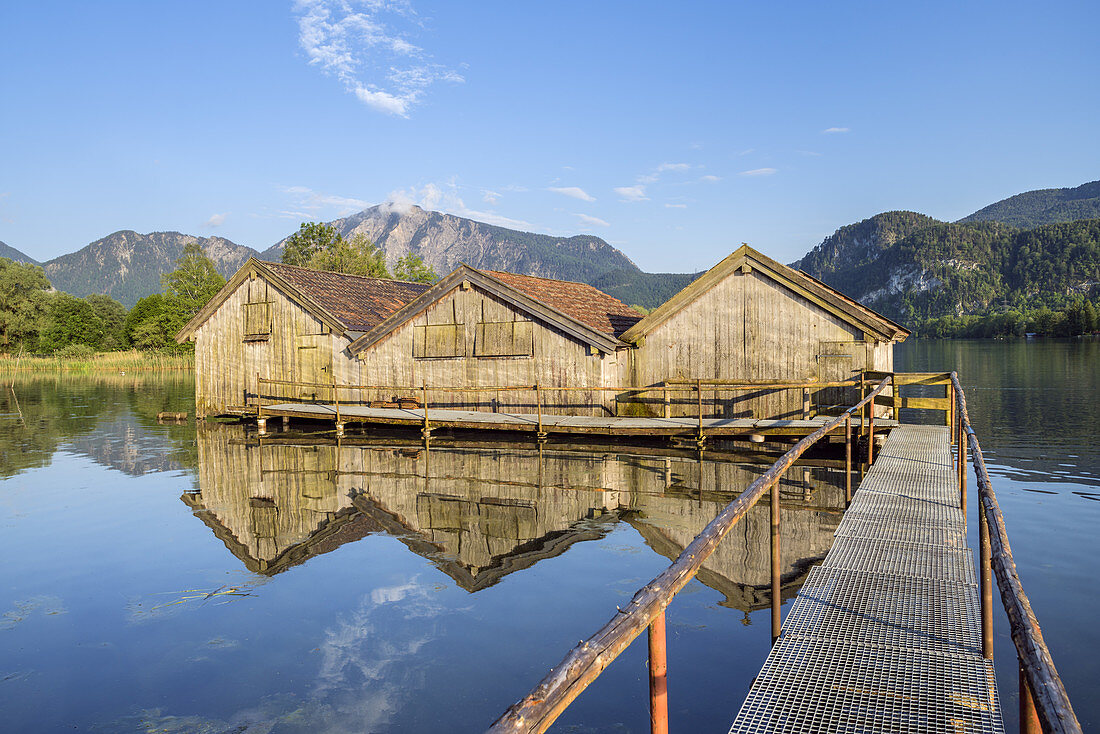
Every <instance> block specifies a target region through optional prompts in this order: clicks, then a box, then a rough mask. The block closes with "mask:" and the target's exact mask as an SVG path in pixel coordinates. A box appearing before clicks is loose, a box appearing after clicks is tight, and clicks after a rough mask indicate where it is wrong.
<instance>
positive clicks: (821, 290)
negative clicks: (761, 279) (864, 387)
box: [621, 245, 909, 343]
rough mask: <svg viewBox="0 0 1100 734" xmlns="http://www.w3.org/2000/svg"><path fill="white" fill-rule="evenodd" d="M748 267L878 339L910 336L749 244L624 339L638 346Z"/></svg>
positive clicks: (631, 329) (625, 334) (674, 297)
mask: <svg viewBox="0 0 1100 734" xmlns="http://www.w3.org/2000/svg"><path fill="white" fill-rule="evenodd" d="M744 265H748V266H749V267H751V268H754V269H757V270H759V271H761V272H763V273H764V274H765V275H767V277H769V278H771V279H772V280H774V281H776V282H778V283H779V284H781V285H783V286H785V287H786V288H788V289H789V290H791V291H793V292H794V293H796V294H797V295H799V296H801V297H803V298H805V299H806V300H808V301H810V302H811V303H813V304H814V305H816V306H818V307H819V308H821V309H824V310H825V311H828V312H829V313H831V314H833V315H834V316H836V317H837V318H839V319H840V320H842V321H844V322H846V323H848V324H851V325H852V326H855V327H856V328H858V329H861V330H862V331H864V332H865V333H867V334H869V335H871V336H873V337H875V338H876V339H880V340H884V341H901V340H903V339H905V337H907V336H909V331H908V330H907V329H906V328H904V327H903V326H901V325H899V324H896V323H894V322H893V321H891V320H890V319H888V318H886V317H885V316H882V315H881V314H878V313H876V312H875V311H872V310H871V309H869V308H867V307H866V306H864V305H863V304H861V303H859V302H858V301H854V300H852V299H851V298H848V297H847V296H845V295H843V294H841V293H840V292H838V291H835V290H833V289H832V288H830V287H829V286H827V285H825V284H824V283H822V282H821V281H819V280H817V279H815V278H812V277H810V276H809V275H807V274H806V273H803V272H801V271H799V270H794V269H793V268H790V267H787V266H786V265H784V264H782V263H780V262H778V261H776V260H772V259H771V258H770V257H768V256H767V255H764V254H763V253H761V252H758V251H757V250H754V249H753V248H751V247H749V246H748V245H742V246H741V247H738V248H737V249H736V250H734V251H733V253H731V254H730V255H729V256H728V257H727V258H726V259H724V260H722V262H720V263H718V264H717V265H715V266H714V267H713V268H711V269H710V270H708V271H707V272H705V273H703V275H701V276H700V277H699V278H697V279H695V280H694V281H692V283H691V284H689V285H688V286H687V287H686V288H684V289H683V290H682V291H680V292H679V293H677V294H676V295H675V296H673V297H672V298H670V299H669V300H668V301H666V302H665V303H663V304H662V305H661V306H660V307H658V308H656V309H654V310H653V311H651V312H650V314H649V315H648V316H646V317H645V318H644V319H642V320H641V321H639V322H638V323H636V324H634V325H633V326H631V327H630V328H629V329H627V331H626V332H625V333H623V335H622V337H621V338H622V340H623V341H625V342H632V343H638V342H639V341H640V340H641V339H643V338H644V337H645V336H646V334H649V333H650V332H651V331H653V330H654V329H655V328H657V327H658V326H659V325H661V324H662V323H664V322H665V321H667V320H668V319H669V318H671V317H672V316H674V315H675V314H677V313H679V312H680V311H681V310H682V309H684V308H686V307H687V306H688V305H690V304H691V303H693V302H694V301H696V300H697V299H698V298H700V297H701V296H702V295H703V294H704V293H706V292H707V291H709V290H710V289H711V288H713V287H714V286H716V285H718V283H720V282H722V281H723V280H725V279H726V277H727V276H729V275H730V274H732V273H733V272H734V271H735V270H737V269H738V268H741V267H742V266H744Z"/></svg>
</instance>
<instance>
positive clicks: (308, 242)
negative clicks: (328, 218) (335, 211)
mask: <svg viewBox="0 0 1100 734" xmlns="http://www.w3.org/2000/svg"><path fill="white" fill-rule="evenodd" d="M342 239H344V237H343V235H341V234H340V233H339V232H337V231H336V228H335V227H332V226H330V225H327V224H321V223H320V222H302V225H301V226H300V227H298V231H297V232H295V233H294V234H292V235H290V237H287V239H286V244H285V245H283V256H282V261H283V262H284V263H285V264H287V265H298V266H299V267H303V268H308V267H312V266H311V265H310V264H309V262H310V260H311V259H312V258H313V256H314V255H315V254H317V253H318V252H321V251H323V250H329V249H332V248H333V247H335V246H336V244H337V243H338V242H339V241H340V240H342Z"/></svg>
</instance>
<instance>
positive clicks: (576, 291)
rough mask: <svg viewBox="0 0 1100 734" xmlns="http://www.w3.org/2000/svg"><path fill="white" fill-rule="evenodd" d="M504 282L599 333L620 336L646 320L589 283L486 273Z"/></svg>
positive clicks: (492, 272)
mask: <svg viewBox="0 0 1100 734" xmlns="http://www.w3.org/2000/svg"><path fill="white" fill-rule="evenodd" d="M482 272H484V273H485V274H486V275H491V276H493V277H494V278H496V279H497V280H499V281H501V282H502V283H506V284H507V285H510V286H512V287H513V288H515V289H516V290H517V291H520V292H522V293H526V294H527V295H529V296H531V298H536V299H538V300H540V301H542V302H543V303H545V304H546V305H548V306H552V307H554V308H556V309H557V310H559V311H561V312H562V313H564V314H568V315H570V316H572V317H573V318H575V319H576V320H577V321H580V322H581V323H582V324H587V325H588V326H591V327H592V328H593V329H595V330H597V331H602V332H603V333H605V334H610V335H611V336H619V335H621V334H622V333H623V332H624V331H626V330H627V329H629V328H630V327H631V326H633V325H634V324H636V323H638V322H639V321H641V320H642V314H640V313H638V312H637V311H635V310H634V309H632V308H631V307H630V306H628V305H626V304H625V303H623V302H622V301H620V300H619V299H618V298H615V297H613V296H609V295H607V294H606V293H604V292H603V291H601V290H599V289H598V288H594V287H593V286H590V285H588V284H587V283H574V282H572V281H569V280H553V279H552V278H537V277H535V276H533V275H517V274H516V273H504V272H501V271H498V270H484V271H482Z"/></svg>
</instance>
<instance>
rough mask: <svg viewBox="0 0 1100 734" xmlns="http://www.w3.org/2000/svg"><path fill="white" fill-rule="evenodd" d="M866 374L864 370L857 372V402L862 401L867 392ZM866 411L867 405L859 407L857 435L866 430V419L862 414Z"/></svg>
mask: <svg viewBox="0 0 1100 734" xmlns="http://www.w3.org/2000/svg"><path fill="white" fill-rule="evenodd" d="M866 380H867V375H866V373H865V372H860V373H859V402H861V403H862V402H863V398H864V397H866V392H867V383H866ZM866 412H867V406H866V405H864V406H863V407H862V408H860V409H859V435H861V436H862V435H863V432H864V431H866V430H867V420H866V419H865V418H864V415H865V414H866Z"/></svg>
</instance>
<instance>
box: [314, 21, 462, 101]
mask: <svg viewBox="0 0 1100 734" xmlns="http://www.w3.org/2000/svg"><path fill="white" fill-rule="evenodd" d="M294 12H295V14H296V15H297V17H298V44H299V45H300V46H301V48H302V50H303V51H304V52H305V54H306V56H307V57H308V59H309V63H310V65H313V66H317V67H319V68H320V69H321V70H322V71H323V72H324V73H325V74H327V75H329V76H333V77H335V78H336V79H338V80H340V82H341V83H342V84H343V85H344V88H345V89H346V90H347V91H348V92H350V93H352V94H354V95H355V96H356V97H357V98H358V99H359V100H360V101H361V102H362V103H363V104H365V105H367V106H368V107H371V108H373V109H375V110H378V111H379V112H385V113H386V114H390V115H397V116H399V117H408V116H409V111H410V109H411V108H412V107H413V106H414V105H415V104H416V103H417V102H419V101H420V100H421V98H422V97H423V96H424V92H425V90H427V88H428V87H429V86H431V85H432V84H434V83H435V82H438V81H447V82H462V81H464V79H463V78H462V76H461V75H460V74H458V73H457V72H455V71H454V70H453V69H448V68H446V67H444V66H443V65H441V64H438V63H435V62H434V61H432V60H431V55H430V54H428V53H426V52H425V51H424V49H422V48H420V47H419V46H417V45H415V44H414V43H412V42H411V41H409V40H408V39H407V38H406V37H405V35H404V33H403V32H402V31H401V30H399V29H398V28H397V26H410V27H416V25H417V24H416V21H415V16H416V14H415V12H414V11H413V10H412V7H411V6H410V5H409V4H408V3H407V2H405V1H404V0H296V2H295V3H294Z"/></svg>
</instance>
